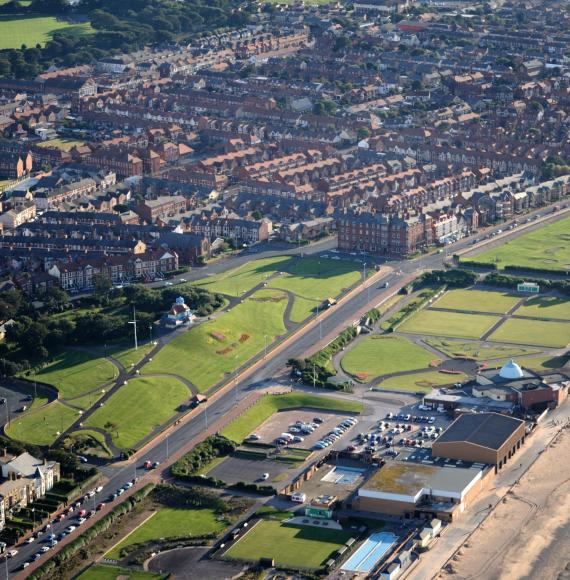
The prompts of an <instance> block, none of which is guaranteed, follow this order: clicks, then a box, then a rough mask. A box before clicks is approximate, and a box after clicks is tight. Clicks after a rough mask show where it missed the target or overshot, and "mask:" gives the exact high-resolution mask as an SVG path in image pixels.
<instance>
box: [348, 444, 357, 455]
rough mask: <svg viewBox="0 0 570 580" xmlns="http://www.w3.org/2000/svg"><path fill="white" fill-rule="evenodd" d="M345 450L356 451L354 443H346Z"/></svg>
mask: <svg viewBox="0 0 570 580" xmlns="http://www.w3.org/2000/svg"><path fill="white" fill-rule="evenodd" d="M346 451H348V452H349V453H352V452H353V451H356V447H355V446H354V445H347V447H346Z"/></svg>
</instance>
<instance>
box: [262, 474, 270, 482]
mask: <svg viewBox="0 0 570 580" xmlns="http://www.w3.org/2000/svg"><path fill="white" fill-rule="evenodd" d="M261 479H262V480H263V481H267V480H268V479H269V473H264V474H263V475H262V476H261Z"/></svg>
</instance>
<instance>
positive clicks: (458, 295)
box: [432, 290, 521, 314]
mask: <svg viewBox="0 0 570 580" xmlns="http://www.w3.org/2000/svg"><path fill="white" fill-rule="evenodd" d="M520 300H521V298H520V296H513V295H512V294H508V293H507V292H485V291H483V290H451V291H449V292H446V293H445V294H444V295H443V296H442V297H441V298H440V299H439V300H438V301H437V302H435V303H434V304H432V306H434V307H436V308H449V309H450V310H468V311H472V312H487V313H490V314H505V313H506V312H508V311H509V310H510V309H511V308H513V306H515V304H517V302H520Z"/></svg>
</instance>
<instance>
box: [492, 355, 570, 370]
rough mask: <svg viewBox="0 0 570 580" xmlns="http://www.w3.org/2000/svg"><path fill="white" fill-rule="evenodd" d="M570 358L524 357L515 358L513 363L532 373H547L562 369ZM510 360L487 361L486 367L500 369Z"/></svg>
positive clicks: (550, 356) (549, 356)
mask: <svg viewBox="0 0 570 580" xmlns="http://www.w3.org/2000/svg"><path fill="white" fill-rule="evenodd" d="M569 358H570V357H568V356H566V355H562V356H552V355H544V356H533V357H525V358H517V359H515V362H516V363H518V364H519V365H520V366H521V367H524V368H527V369H530V370H532V371H537V372H547V371H555V370H557V369H560V368H562V367H563V366H564V365H565V364H566V363H567V362H568V360H569ZM510 360H511V359H510V358H509V359H503V360H492V361H488V362H487V365H488V368H491V369H500V368H501V367H502V366H503V365H504V364H505V363H507V362H509V361H510Z"/></svg>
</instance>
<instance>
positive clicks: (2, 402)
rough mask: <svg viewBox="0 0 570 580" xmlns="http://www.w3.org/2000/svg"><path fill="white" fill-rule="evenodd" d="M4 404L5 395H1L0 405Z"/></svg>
mask: <svg viewBox="0 0 570 580" xmlns="http://www.w3.org/2000/svg"><path fill="white" fill-rule="evenodd" d="M5 404H6V397H1V398H0V405H5Z"/></svg>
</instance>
